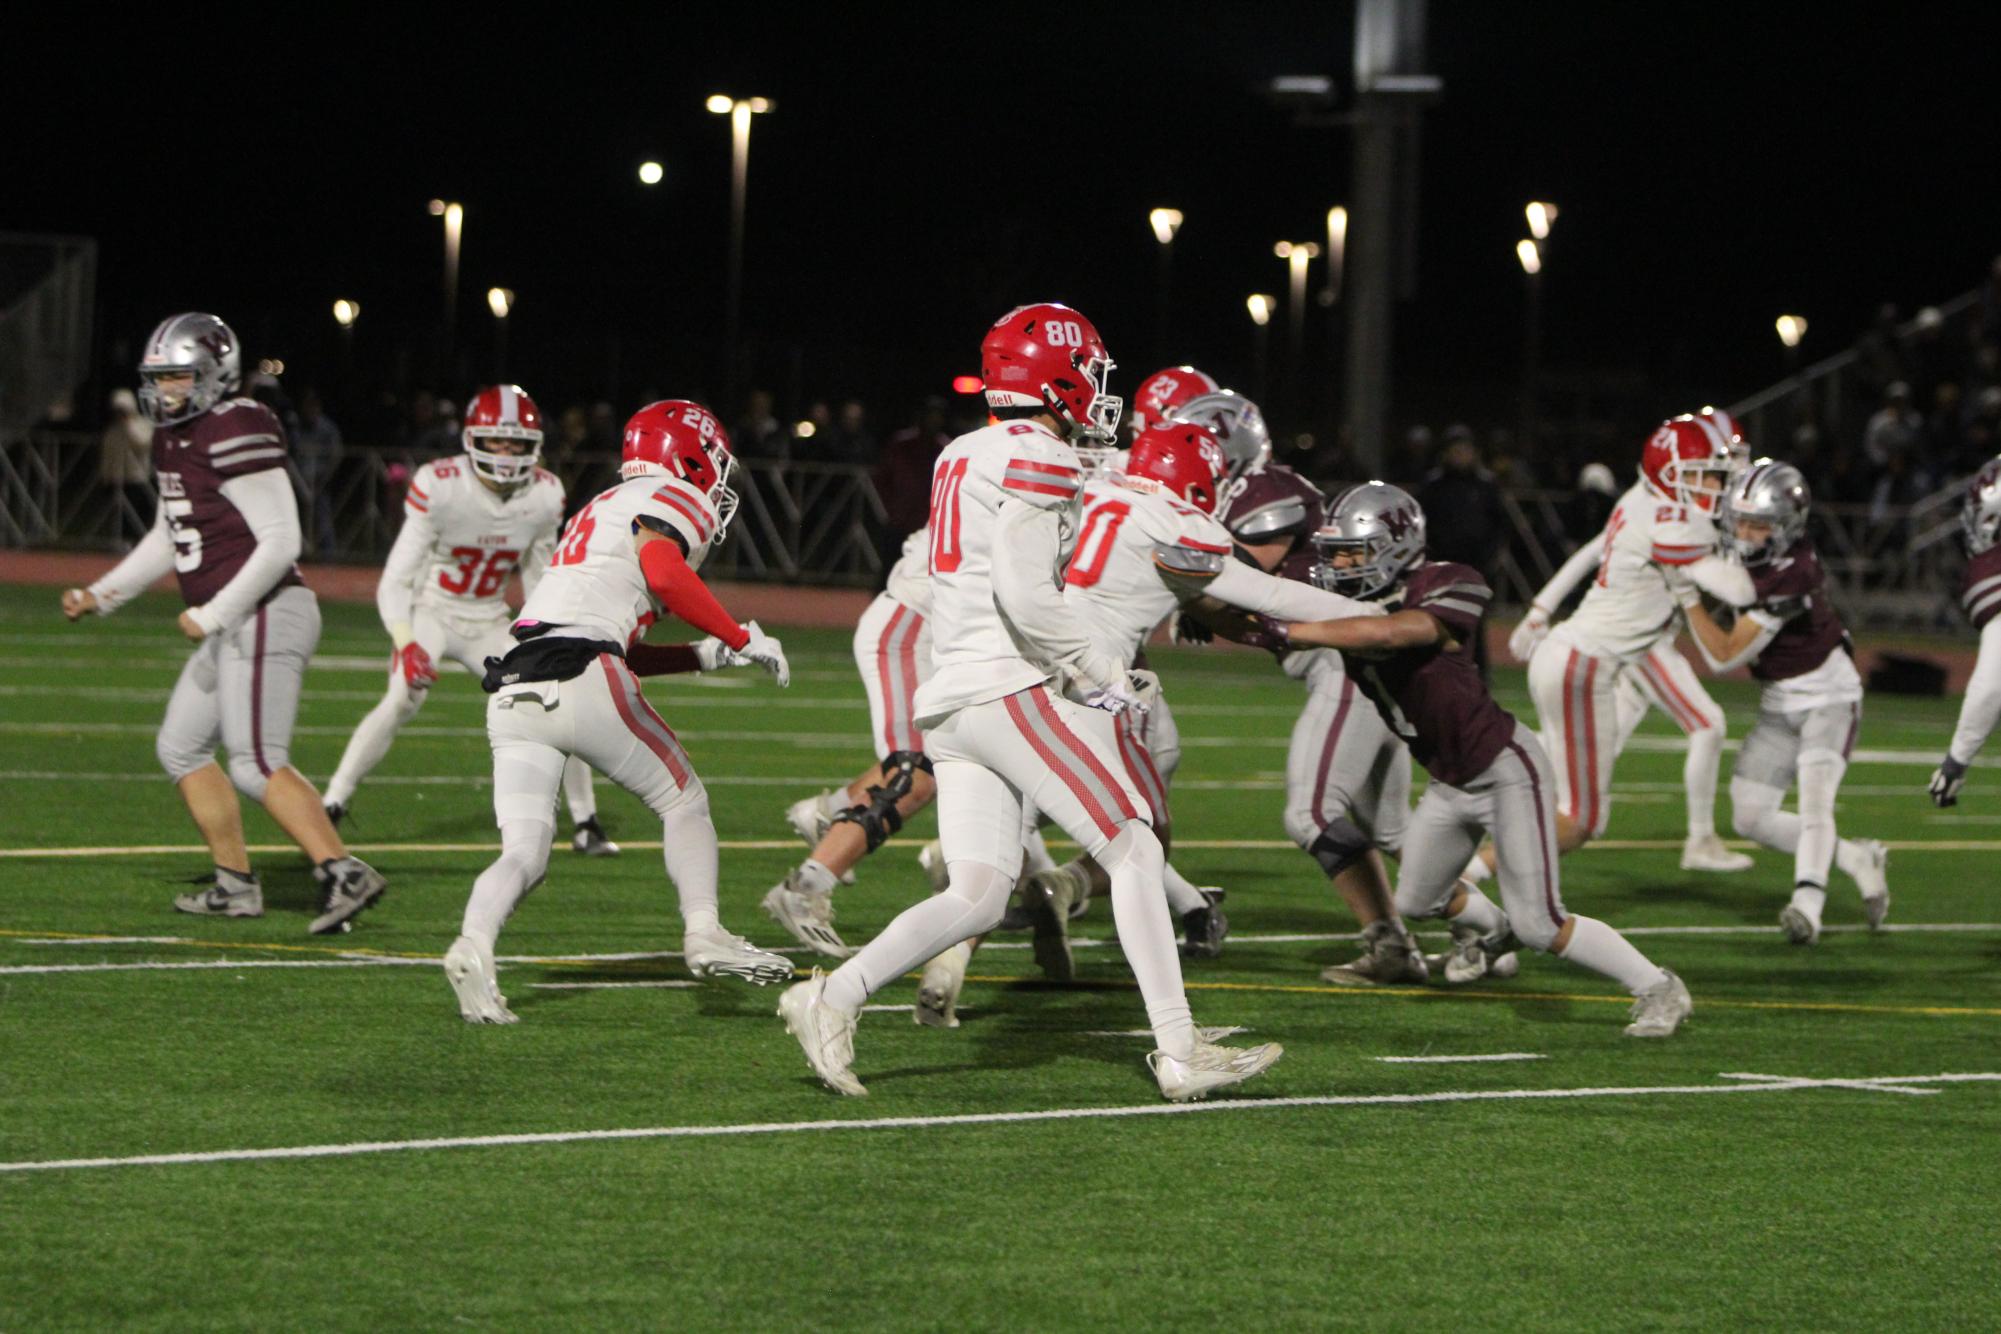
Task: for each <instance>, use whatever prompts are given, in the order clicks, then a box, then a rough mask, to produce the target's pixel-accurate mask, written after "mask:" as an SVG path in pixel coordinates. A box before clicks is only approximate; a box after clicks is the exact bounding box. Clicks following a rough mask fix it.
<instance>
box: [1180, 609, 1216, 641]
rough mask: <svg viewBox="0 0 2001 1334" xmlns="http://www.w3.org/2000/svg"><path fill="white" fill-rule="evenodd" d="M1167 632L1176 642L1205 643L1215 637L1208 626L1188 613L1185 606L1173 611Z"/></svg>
mask: <svg viewBox="0 0 2001 1334" xmlns="http://www.w3.org/2000/svg"><path fill="white" fill-rule="evenodd" d="M1168 634H1169V635H1170V636H1171V637H1172V638H1173V640H1174V642H1175V643H1177V644H1206V643H1208V642H1209V641H1210V640H1212V639H1214V638H1215V637H1216V636H1215V634H1214V633H1213V632H1211V631H1210V629H1209V627H1208V626H1206V625H1204V624H1202V622H1200V621H1198V620H1196V619H1195V618H1194V617H1193V616H1191V615H1189V614H1188V612H1187V610H1186V609H1185V608H1184V609H1180V610H1177V611H1176V612H1175V613H1174V616H1173V623H1172V624H1171V625H1169V626H1168Z"/></svg>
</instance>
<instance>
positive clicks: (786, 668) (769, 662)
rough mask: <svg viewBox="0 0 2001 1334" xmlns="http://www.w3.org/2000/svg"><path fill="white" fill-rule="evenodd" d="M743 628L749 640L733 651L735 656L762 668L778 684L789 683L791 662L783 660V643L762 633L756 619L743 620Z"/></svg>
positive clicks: (785, 684) (790, 682)
mask: <svg viewBox="0 0 2001 1334" xmlns="http://www.w3.org/2000/svg"><path fill="white" fill-rule="evenodd" d="M743 628H744V630H745V631H747V632H748V633H749V635H750V642H749V643H747V644H745V645H744V646H743V647H742V648H740V649H737V650H736V651H735V652H736V656H737V658H738V659H739V660H740V661H743V662H748V663H753V664H755V665H757V666H759V667H762V668H764V670H765V671H767V672H770V673H771V679H772V680H774V681H776V682H778V684H779V685H781V686H789V685H791V684H792V664H791V663H789V662H787V661H785V645H783V644H781V643H779V642H778V641H777V640H776V639H773V638H772V637H771V636H770V635H768V634H766V633H764V631H763V629H761V628H760V627H759V626H758V624H757V622H756V621H746V622H744V627H743Z"/></svg>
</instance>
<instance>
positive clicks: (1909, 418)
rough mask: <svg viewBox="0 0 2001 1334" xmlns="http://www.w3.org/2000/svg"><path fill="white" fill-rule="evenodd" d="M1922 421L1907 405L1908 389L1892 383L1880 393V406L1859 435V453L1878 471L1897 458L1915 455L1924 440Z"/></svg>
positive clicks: (1908, 402)
mask: <svg viewBox="0 0 2001 1334" xmlns="http://www.w3.org/2000/svg"><path fill="white" fill-rule="evenodd" d="M1924 429H1925V423H1924V418H1922V417H1920V416H1919V415H1918V412H1917V409H1916V408H1913V407H1912V406H1911V387H1910V385H1908V384H1906V383H1905V382H1904V381H1902V380H1894V381H1892V382H1891V383H1890V386H1889V387H1888V388H1887V389H1885V390H1884V391H1883V406H1882V407H1880V408H1878V409H1877V410H1876V415H1875V416H1873V417H1871V418H1870V419H1869V425H1868V427H1867V428H1865V429H1864V430H1863V432H1862V452H1863V453H1864V454H1866V455H1867V456H1868V458H1869V464H1870V466H1871V467H1873V468H1877V469H1882V468H1887V467H1888V466H1889V465H1890V460H1891V459H1893V458H1895V457H1897V456H1898V455H1908V454H1912V453H1915V452H1916V451H1917V449H1918V447H1919V445H1920V444H1922V443H1923V440H1924Z"/></svg>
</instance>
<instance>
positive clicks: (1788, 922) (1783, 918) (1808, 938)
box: [1779, 904, 1819, 945]
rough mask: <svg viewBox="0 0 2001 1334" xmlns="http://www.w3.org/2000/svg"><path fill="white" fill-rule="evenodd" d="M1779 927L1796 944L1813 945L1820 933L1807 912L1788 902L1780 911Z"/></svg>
mask: <svg viewBox="0 0 2001 1334" xmlns="http://www.w3.org/2000/svg"><path fill="white" fill-rule="evenodd" d="M1779 929H1780V930H1781V931H1783V932H1785V933H1786V939H1787V940H1788V941H1789V942H1791V943H1792V944H1794V945H1811V944H1813V943H1814V938H1815V936H1817V935H1818V934H1819V933H1818V932H1816V931H1815V930H1814V929H1813V923H1812V922H1810V921H1808V920H1807V916H1806V914H1805V913H1803V912H1801V911H1800V910H1799V909H1797V908H1795V907H1792V906H1791V905H1790V904H1788V905H1787V906H1786V907H1785V908H1782V909H1781V910H1780V911H1779Z"/></svg>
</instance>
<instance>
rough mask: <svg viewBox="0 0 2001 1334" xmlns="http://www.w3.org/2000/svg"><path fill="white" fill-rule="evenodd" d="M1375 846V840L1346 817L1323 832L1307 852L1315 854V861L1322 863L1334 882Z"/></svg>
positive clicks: (1321, 866) (1323, 868) (1321, 867)
mask: <svg viewBox="0 0 2001 1334" xmlns="http://www.w3.org/2000/svg"><path fill="white" fill-rule="evenodd" d="M1374 846H1375V840H1374V839H1372V838H1370V837H1369V836H1368V835H1367V834H1365V833H1363V832H1362V831H1361V829H1360V828H1358V827H1357V826H1356V824H1355V822H1354V821H1353V820H1350V819H1349V818H1348V817H1347V816H1345V815H1344V816H1342V817H1341V818H1340V819H1338V820H1335V821H1334V822H1333V823H1331V824H1329V825H1328V826H1327V827H1326V828H1325V829H1323V830H1321V831H1320V836H1319V837H1318V838H1316V839H1314V840H1313V844H1312V846H1310V847H1309V848H1307V849H1306V850H1307V851H1308V852H1309V853H1311V854H1313V860H1314V861H1317V862H1319V863H1320V869H1321V870H1323V871H1325V872H1326V873H1327V878H1328V879H1329V880H1332V879H1333V878H1334V877H1335V876H1337V875H1339V874H1341V872H1343V871H1345V870H1347V869H1348V868H1349V867H1350V866H1353V865H1354V864H1355V863H1356V862H1358V861H1360V860H1362V858H1363V857H1365V856H1367V855H1368V851H1369V849H1370V848H1372V847H1374Z"/></svg>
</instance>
